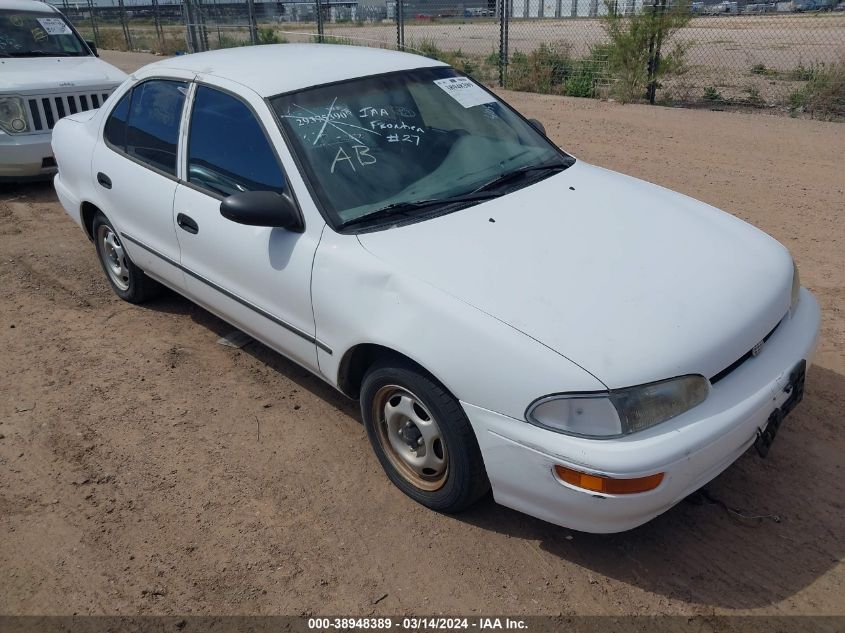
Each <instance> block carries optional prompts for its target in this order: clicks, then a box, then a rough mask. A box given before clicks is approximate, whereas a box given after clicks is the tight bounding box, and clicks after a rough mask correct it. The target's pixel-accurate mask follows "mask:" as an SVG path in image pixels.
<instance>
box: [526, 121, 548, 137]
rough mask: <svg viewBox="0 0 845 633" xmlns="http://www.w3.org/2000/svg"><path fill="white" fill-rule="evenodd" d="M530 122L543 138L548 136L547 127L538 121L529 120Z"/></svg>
mask: <svg viewBox="0 0 845 633" xmlns="http://www.w3.org/2000/svg"><path fill="white" fill-rule="evenodd" d="M528 122H529V123H530V124H531V125H533V126H534V128H535V129H536V130H537V131H538V132H540V134H542V135H543V136H545V135H546V126H545V125H543V124H542V123H540V122H539V121H538V120H537V119H528Z"/></svg>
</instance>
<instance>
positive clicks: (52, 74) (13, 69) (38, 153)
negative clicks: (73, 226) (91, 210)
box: [0, 0, 126, 182]
mask: <svg viewBox="0 0 845 633" xmlns="http://www.w3.org/2000/svg"><path fill="white" fill-rule="evenodd" d="M124 79H126V74H125V73H123V72H122V71H120V70H118V69H117V68H115V67H114V66H112V65H111V64H107V63H106V62H104V61H102V60H100V59H98V58H97V54H96V49H95V48H94V47H93V46H92V45H89V44H87V43H86V42H85V41H84V40H83V39H82V38H81V37H80V36H79V33H77V32H76V30H75V29H74V28H73V26H71V24H70V22H68V20H67V19H66V18H65V16H63V15H62V14H61V13H60V12H59V11H58V10H57V9H55V8H54V7H52V6H50V5H49V4H45V3H43V2H35V1H34V0H3V1H2V2H0V182H2V181H10V180H11V181H15V180H27V179H30V178H40V177H45V176H50V175H52V174H54V173H55V171H56V162H55V160H54V159H53V151H52V149H51V148H50V137H51V131H52V129H53V126H54V125H55V124H56V121H58V120H59V119H61V118H62V117H64V116H66V115H68V114H75V113H77V112H82V111H84V110H91V109H93V108H99V107H100V105H101V104H102V103H103V102H104V101H105V100H106V98H108V96H109V95H110V94H111V93H112V91H113V90H114V89H115V88H116V87H117V86H118V85H120V83H122V82H123V80H124Z"/></svg>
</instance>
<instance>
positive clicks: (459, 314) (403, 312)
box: [312, 230, 605, 419]
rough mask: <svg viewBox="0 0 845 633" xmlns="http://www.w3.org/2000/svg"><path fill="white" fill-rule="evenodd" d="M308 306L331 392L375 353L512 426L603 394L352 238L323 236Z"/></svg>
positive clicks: (589, 379) (550, 354)
mask: <svg viewBox="0 0 845 633" xmlns="http://www.w3.org/2000/svg"><path fill="white" fill-rule="evenodd" d="M432 256H433V257H436V253H433V254H432ZM312 302H313V308H314V320H315V324H316V330H317V339H318V340H319V341H321V342H322V343H325V345H326V347H328V348H329V349H330V350H331V351H330V352H329V351H327V350H324V349H320V350H319V352H318V354H319V363H320V371H321V372H322V374H323V375H324V376H325V377H326V379H327V380H329V382H331V383H332V384H334V385H335V386H339V370H340V363H341V359H342V358H343V356H344V353H345V352H346V351H347V350H349V349H351V348H352V347H354V346H356V345H359V344H361V343H372V344H376V345H381V346H383V347H387V348H390V349H392V350H394V351H396V352H399V353H401V354H403V355H405V356H407V357H408V358H411V359H412V360H414V361H415V362H417V363H419V364H420V365H422V366H423V367H424V368H425V369H426V370H428V371H429V372H430V373H431V374H433V375H434V376H435V377H436V378H437V379H438V380H439V381H440V382H441V383H442V384H443V385H444V386H445V387H446V388H447V389H449V391H450V392H451V393H452V394H453V395H454V396H455V397H457V398H458V399H459V400H461V401H463V402H469V403H472V404H474V405H476V406H479V407H483V408H486V409H489V410H491V411H496V412H498V413H502V414H504V415H508V416H511V417H513V418H517V419H522V418H523V416H524V412H525V409H526V407H527V406H528V404H529V403H530V402H532V401H533V400H535V399H536V398H538V397H540V396H543V395H546V394H548V393H556V392H561V391H596V390H603V389H605V385H604V384H602V383H601V382H600V381H599V380H598V379H597V378H595V377H594V376H592V375H591V374H589V373H588V372H587V371H585V370H584V369H582V368H581V367H579V366H578V365H576V364H575V363H573V362H572V361H570V360H568V359H567V358H565V357H564V356H561V355H560V354H558V353H557V352H555V351H553V350H551V349H550V348H548V347H546V346H545V345H542V344H541V343H539V342H538V341H536V340H534V339H532V338H530V337H528V336H527V335H525V334H523V333H521V332H519V331H518V330H516V329H514V328H513V327H511V326H509V325H508V324H506V323H503V322H502V321H500V320H498V319H496V318H494V317H492V316H490V315H488V314H485V313H484V312H481V311H480V310H478V309H477V308H475V307H473V306H470V305H469V304H467V303H465V302H463V301H461V300H460V299H459V298H456V297H453V296H451V295H448V294H446V293H445V292H443V291H442V290H439V289H437V288H435V287H434V286H431V285H430V284H428V283H426V282H424V281H422V280H420V279H417V278H416V277H413V276H411V275H408V274H407V273H404V272H401V271H397V270H395V269H392V268H391V267H390V266H389V265H388V264H387V263H386V262H384V261H382V260H380V259H378V258H377V257H376V256H374V255H373V254H371V253H370V252H368V251H367V250H366V249H364V247H363V246H361V244H360V242H359V241H358V239H357V238H356V237H355V236H353V235H341V234H338V233H335V232H334V231H330V230H327V231H326V233H325V234H324V236H323V239H322V241H321V243H320V246H319V248H318V251H317V253H316V256H315V259H314V268H313V277H312Z"/></svg>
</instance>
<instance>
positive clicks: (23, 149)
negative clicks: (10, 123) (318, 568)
mask: <svg viewBox="0 0 845 633" xmlns="http://www.w3.org/2000/svg"><path fill="white" fill-rule="evenodd" d="M51 137H52V134H21V135H13V134H5V133H3V132H0V181H20V180H31V179H38V178H49V177H50V176H51V175H53V174H55V173H56V167H55V161H54V160H53V148H52V147H50V138H51ZM45 159H46V161H45ZM45 162H46V163H47V165H46V166H45Z"/></svg>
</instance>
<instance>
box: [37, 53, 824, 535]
mask: <svg viewBox="0 0 845 633" xmlns="http://www.w3.org/2000/svg"><path fill="white" fill-rule="evenodd" d="M623 140H624V139H620V143H622V142H623ZM53 148H54V151H55V155H56V158H57V161H58V167H59V173H58V175H57V176H56V179H55V186H56V190H57V192H58V195H59V198H60V200H61V202H62V204H63V206H64V207H65V209H66V210H67V212H68V214H70V216H71V217H72V218H73V219H74V220H75V221H76V222H77V223H78V224H79V225H80V226H81V227H82V229H83V230H84V231H85V233H86V234H87V235H88V236H89V237H90V238H91V240H92V241H93V243H94V245H95V247H96V251H97V254H98V256H99V259H100V263H101V264H102V267H103V270H104V271H105V273H106V277H107V279H108V280H109V282H110V283H111V285H112V287H113V289H114V291H115V292H116V293H117V294H118V295H119V296H120V297H121V298H123V299H125V300H127V301H130V302H133V303H137V302H141V301H144V300H145V299H148V298H150V297H151V296H153V295H154V294H155V292H156V291H157V290H158V289H159V288H160V287H161V285H164V286H168V287H170V288H172V289H174V290H175V291H177V292H179V293H181V294H183V295H185V296H186V297H188V298H190V299H191V300H192V301H195V302H196V303H198V304H200V305H202V306H204V307H205V308H207V309H208V310H210V311H212V312H214V313H215V314H217V315H219V316H220V317H222V318H223V319H225V320H227V321H229V322H231V323H232V324H234V325H235V326H237V327H238V328H240V329H241V330H243V331H245V332H247V333H249V334H250V335H252V336H253V337H255V338H256V339H258V340H260V341H262V342H264V343H265V344H266V345H268V346H270V347H272V348H273V349H275V350H277V351H278V352H280V353H282V354H284V355H285V356H287V357H289V358H291V359H293V360H294V361H296V362H297V363H299V364H300V365H302V366H303V367H305V368H307V369H309V370H310V371H312V372H314V373H315V374H316V375H317V376H320V377H321V378H322V379H324V380H325V381H327V382H329V383H330V384H332V385H333V386H335V387H336V388H337V389H339V390H340V391H341V392H343V393H344V394H346V395H348V396H350V397H352V398H357V399H360V402H361V413H362V417H363V420H364V424H365V426H366V429H367V433H368V435H369V439H370V442H371V443H372V447H373V449H374V451H375V453H376V455H377V456H378V459H379V461H380V462H381V464H382V466H383V467H384V470H385V472H386V473H387V476H388V477H389V478H390V479H391V481H393V483H394V484H396V486H398V487H399V488H400V489H401V490H402V491H403V492H404V493H405V494H407V495H408V496H410V497H411V498H413V499H415V500H416V501H418V502H420V503H422V504H424V505H426V506H428V507H429V508H433V509H435V510H439V511H443V512H456V511H459V510H462V509H464V508H467V507H468V506H469V505H470V504H472V503H473V502H474V501H476V500H477V499H479V498H480V497H481V496H483V495H484V494H485V493H486V492H487V491H488V490H489V489H491V488H492V492H493V495H494V497H495V499H496V501H498V502H499V503H501V504H503V505H506V506H510V507H512V508H515V509H517V510H521V511H523V512H526V513H528V514H531V515H533V516H536V517H540V518H542V519H545V520H547V521H551V522H553V523H557V524H560V525H564V526H568V527H571V528H575V529H579V530H585V531H589V532H616V531H621V530H626V529H629V528H632V527H635V526H637V525H640V524H642V523H644V522H646V521H648V520H649V519H651V518H653V517H655V516H657V515H658V514H660V513H662V512H664V511H665V510H667V509H668V508H670V507H671V506H672V505H674V504H675V503H677V502H678V501H680V500H681V499H683V498H684V497H685V496H686V495H688V494H690V493H691V492H693V491H695V490H696V489H697V488H699V487H701V486H702V485H704V484H705V483H707V482H708V481H709V480H710V479H712V478H713V477H715V476H716V475H717V474H719V473H720V472H721V471H723V470H724V469H725V468H727V467H728V466H729V465H730V464H731V463H732V462H733V461H734V460H736V459H737V457H739V456H740V455H741V454H742V453H743V452H744V451H745V450H746V449H748V448H749V447H751V446H752V445H753V446H755V447H756V449H757V451H758V452H759V453H761V454H762V455H765V454H766V452H768V450H769V447H770V445H771V443H772V440H773V439H774V438H775V434H776V432H777V431H778V428H779V426H780V424H781V421H782V420H783V417H784V416H785V415H786V414H787V413H788V412H789V411H790V410H791V409H792V408H793V407H794V406H795V405H796V404H797V403H798V402H800V400H801V398H802V395H803V392H804V375H805V371H806V366H807V363H808V362H809V361H810V358H811V356H812V353H813V351H814V348H815V344H816V338H817V335H818V330H819V319H820V315H819V308H818V305H817V303H816V301H815V299H814V297H813V296H812V295H811V294H810V293H809V292H808V291H807V290H806V289H804V288H802V287H801V285H800V282H799V279H798V271H797V268H796V267H795V265H794V263H793V261H792V258H791V257H790V255H789V253H788V252H787V250H786V249H785V248H784V247H783V246H781V245H780V244H779V243H778V242H776V241H775V240H774V239H772V238H771V237H769V236H768V235H766V234H765V233H763V232H761V231H759V230H757V229H756V228H754V227H752V226H749V225H748V224H745V223H744V222H742V221H740V220H738V219H736V218H735V217H733V216H731V215H728V214H726V213H724V212H721V211H719V210H717V209H714V208H712V207H710V206H708V205H705V204H703V203H700V202H697V201H695V200H692V199H690V198H688V197H686V196H683V195H680V194H677V193H673V192H671V191H668V190H666V189H663V188H661V187H657V186H655V185H651V184H648V183H645V182H642V181H640V180H636V179H634V178H630V177H627V176H623V175H621V174H617V173H613V172H610V171H607V170H605V169H601V168H599V167H594V166H592V165H589V164H587V163H585V162H583V161H581V160H576V159H575V158H574V157H572V156H571V155H569V154H567V153H566V152H564V151H562V150H561V149H559V148H558V147H556V146H555V145H554V144H553V143H552V142H551V141H549V139H548V138H546V137H545V135H544V134H543V133H542V125H541V124H540V123H538V122H536V121H528V120H526V119H525V118H523V117H522V116H521V115H520V114H519V113H517V112H516V111H514V110H513V109H512V108H510V107H509V106H508V105H507V104H506V103H504V102H503V101H502V100H501V99H500V98H498V97H497V96H495V95H494V94H492V93H491V92H489V91H487V90H486V89H485V88H483V87H482V86H480V85H478V84H476V83H475V82H473V81H472V80H471V79H469V78H467V77H465V76H463V75H461V74H460V73H458V72H456V71H455V70H453V69H452V68H451V67H449V66H448V65H446V64H443V63H441V62H438V61H434V60H431V59H427V58H423V57H418V56H415V55H409V54H404V53H398V52H391V51H384V50H374V49H367V48H360V47H339V46H327V45H292V44H289V45H276V46H258V47H251V48H237V49H231V50H223V51H215V52H210V53H202V54H198V55H189V56H183V57H176V58H172V59H168V60H164V61H161V62H158V63H155V64H152V65H149V66H146V67H145V68H143V69H141V70H140V71H138V72H136V73H135V74H134V75H132V76H131V77H130V78H129V79H128V80H127V81H126V82H125V83H124V84H123V85H122V86H121V87H120V88H118V89H117V90H116V91H115V93H114V94H113V95H112V96H111V97H109V99H108V101H107V102H106V103H105V104H104V106H103V107H102V108H101V109H99V110H97V111H94V112H82V113H77V114H74V115H71V116H68V117H66V118H64V119H62V120H61V121H60V122H59V123H58V125H57V126H56V128H55V131H54V135H53ZM364 502H366V500H364Z"/></svg>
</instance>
